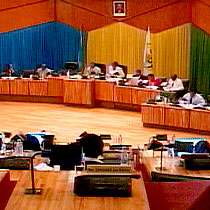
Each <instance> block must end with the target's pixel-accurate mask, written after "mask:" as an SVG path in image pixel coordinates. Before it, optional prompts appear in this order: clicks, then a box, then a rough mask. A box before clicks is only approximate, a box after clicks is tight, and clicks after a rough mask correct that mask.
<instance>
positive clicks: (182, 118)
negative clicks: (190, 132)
mask: <svg viewBox="0 0 210 210" xmlns="http://www.w3.org/2000/svg"><path fill="white" fill-rule="evenodd" d="M189 124H190V111H189V110H188V109H182V108H178V107H176V108H175V107H167V106H166V107H165V125H167V126H173V127H180V128H189Z"/></svg>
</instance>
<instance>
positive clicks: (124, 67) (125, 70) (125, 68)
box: [119, 65, 128, 79]
mask: <svg viewBox="0 0 210 210" xmlns="http://www.w3.org/2000/svg"><path fill="white" fill-rule="evenodd" d="M119 67H121V68H122V70H123V72H124V74H125V77H124V79H126V77H127V74H128V67H127V66H124V65H119Z"/></svg>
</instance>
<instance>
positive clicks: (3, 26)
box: [0, 0, 54, 33]
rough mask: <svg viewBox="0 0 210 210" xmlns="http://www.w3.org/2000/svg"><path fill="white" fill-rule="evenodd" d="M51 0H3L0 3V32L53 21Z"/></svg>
mask: <svg viewBox="0 0 210 210" xmlns="http://www.w3.org/2000/svg"><path fill="white" fill-rule="evenodd" d="M53 2H54V1H53V0H41V1H35V0H34V1H33V0H29V1H26V0H23V1H17V0H15V1H12V0H10V1H6V0H3V2H1V4H0V5H1V6H0V33H1V32H7V31H13V30H17V29H21V28H25V27H29V26H33V25H36V24H40V23H45V22H49V21H53V20H54V3H53ZM26 3H27V4H26Z"/></svg>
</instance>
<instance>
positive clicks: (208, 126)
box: [190, 110, 210, 131]
mask: <svg viewBox="0 0 210 210" xmlns="http://www.w3.org/2000/svg"><path fill="white" fill-rule="evenodd" d="M190 128H192V129H197V130H201V131H210V112H209V111H205V110H190Z"/></svg>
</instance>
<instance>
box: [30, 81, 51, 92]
mask: <svg viewBox="0 0 210 210" xmlns="http://www.w3.org/2000/svg"><path fill="white" fill-rule="evenodd" d="M47 84H48V81H47V80H31V81H29V95H33V96H47V95H48V94H47Z"/></svg>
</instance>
